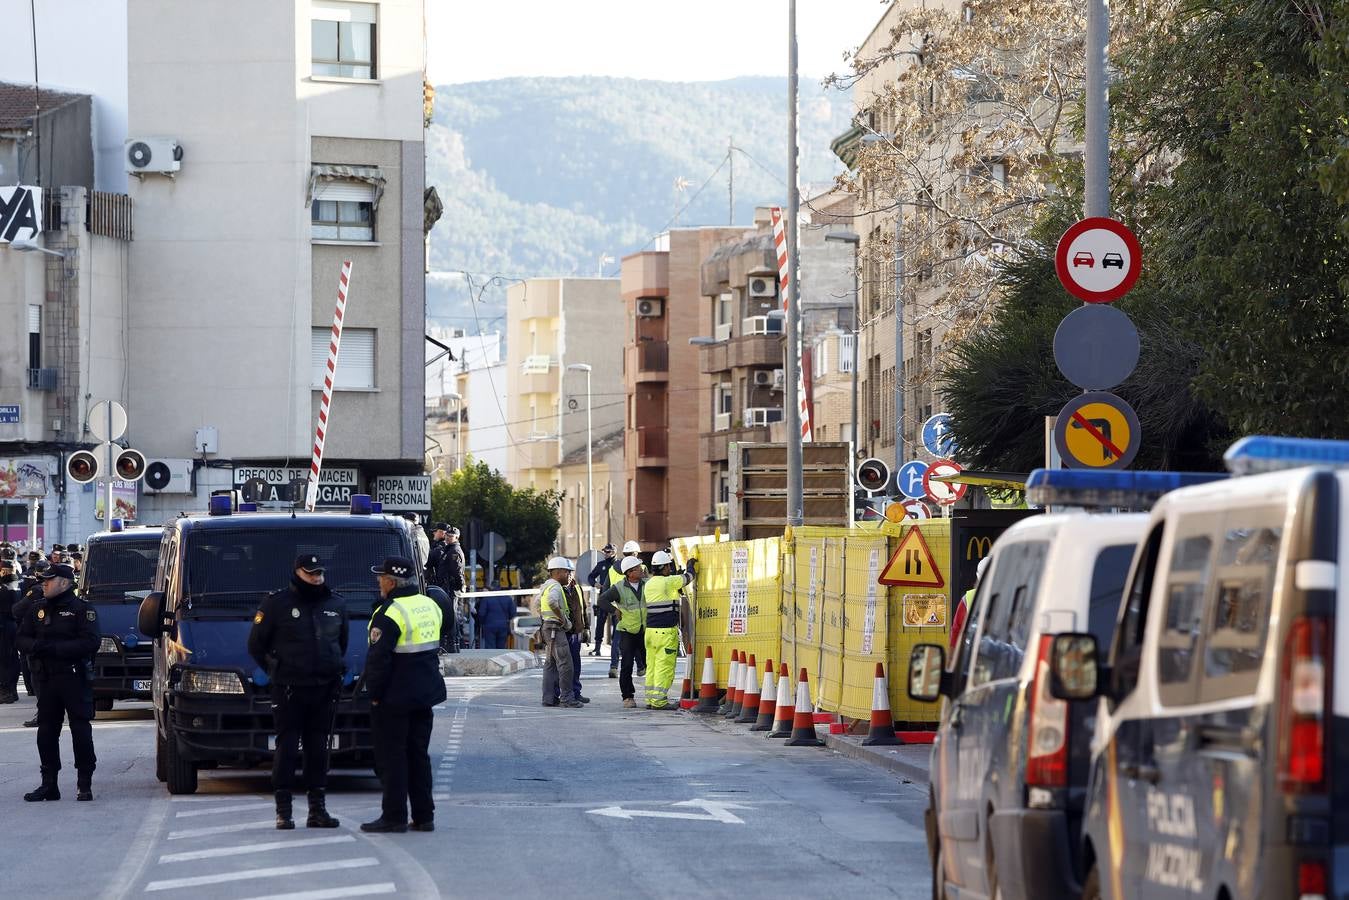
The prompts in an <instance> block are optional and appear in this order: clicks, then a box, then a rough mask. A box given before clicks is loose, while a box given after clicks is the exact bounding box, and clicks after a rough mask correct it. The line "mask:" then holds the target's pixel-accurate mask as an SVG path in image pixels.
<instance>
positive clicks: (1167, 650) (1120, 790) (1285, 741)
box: [1052, 437, 1349, 900]
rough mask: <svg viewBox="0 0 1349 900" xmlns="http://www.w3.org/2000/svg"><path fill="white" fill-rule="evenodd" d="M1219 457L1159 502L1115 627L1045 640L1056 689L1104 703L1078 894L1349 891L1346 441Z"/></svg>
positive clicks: (1310, 899) (1308, 899)
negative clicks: (1215, 477) (1218, 463)
mask: <svg viewBox="0 0 1349 900" xmlns="http://www.w3.org/2000/svg"><path fill="white" fill-rule="evenodd" d="M1226 459H1227V464H1228V468H1229V470H1230V471H1231V472H1232V473H1233V474H1234V475H1240V476H1244V477H1238V478H1233V479H1231V480H1230V481H1226V482H1224V483H1221V484H1213V485H1206V486H1196V487H1189V488H1184V489H1182V490H1178V491H1176V492H1174V493H1171V494H1169V495H1167V496H1166V497H1164V498H1162V499H1161V500H1160V501H1159V502H1158V504H1157V505H1156V507H1155V508H1154V509H1153V511H1152V513H1151V516H1150V518H1149V520H1148V525H1147V532H1146V535H1145V537H1144V538H1143V540H1142V541H1141V543H1140V546H1139V550H1138V553H1137V554H1136V555H1135V558H1134V560H1133V562H1132V566H1131V570H1130V574H1129V580H1128V585H1127V588H1126V590H1125V592H1124V594H1123V596H1122V598H1121V601H1120V606H1119V612H1118V615H1117V618H1116V623H1115V628H1114V634H1113V637H1112V638H1111V639H1110V640H1108V641H1102V640H1101V639H1100V637H1099V635H1095V634H1090V633H1084V632H1081V631H1080V630H1076V633H1064V634H1060V635H1058V636H1056V637H1055V639H1054V650H1053V670H1052V671H1053V679H1052V680H1053V688H1052V689H1053V692H1054V693H1055V695H1056V696H1059V697H1062V698H1065V699H1076V700H1083V699H1092V698H1095V705H1096V707H1097V718H1096V730H1095V734H1094V736H1093V741H1092V772H1091V779H1090V783H1089V787H1088V799H1087V825H1086V828H1085V830H1084V836H1083V845H1082V852H1083V854H1084V860H1085V861H1086V865H1087V872H1088V875H1087V878H1086V884H1085V887H1084V893H1083V896H1084V897H1085V898H1089V900H1096V898H1100V897H1106V898H1110V900H1131V898H1135V897H1149V898H1181V897H1184V898H1189V900H1207V898H1224V900H1257V898H1259V900H1283V898H1289V900H1324V898H1328V897H1344V896H1346V895H1347V894H1349V778H1345V777H1342V773H1341V776H1337V775H1336V773H1335V768H1336V764H1337V762H1339V761H1340V760H1341V759H1342V758H1343V757H1342V756H1341V757H1339V758H1337V757H1336V756H1335V750H1334V748H1335V747H1336V746H1340V747H1344V746H1346V744H1345V743H1342V742H1341V741H1349V725H1347V724H1346V723H1349V674H1346V673H1349V668H1347V667H1344V666H1341V667H1338V668H1337V667H1336V666H1335V665H1334V662H1335V660H1336V657H1337V656H1338V657H1339V658H1341V659H1343V658H1345V654H1346V653H1349V615H1338V614H1337V609H1336V606H1337V601H1338V598H1339V596H1340V595H1341V593H1343V592H1344V591H1346V589H1349V585H1347V584H1346V582H1345V575H1346V570H1345V569H1344V568H1342V567H1341V566H1340V562H1341V561H1342V560H1349V546H1346V541H1347V540H1349V528H1344V527H1343V525H1344V524H1345V515H1346V509H1349V507H1346V500H1349V491H1347V490H1346V487H1349V471H1347V470H1346V469H1345V468H1344V467H1346V466H1349V443H1343V442H1325V441H1310V440H1303V439H1287V438H1268V437H1251V438H1245V439H1243V440H1242V441H1239V442H1238V443H1236V444H1234V445H1233V446H1232V448H1231V449H1230V450H1229V451H1228V453H1227V456H1226ZM1337 735H1339V737H1337Z"/></svg>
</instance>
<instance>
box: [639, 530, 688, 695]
mask: <svg viewBox="0 0 1349 900" xmlns="http://www.w3.org/2000/svg"><path fill="white" fill-rule="evenodd" d="M651 572H652V575H651V577H650V578H648V579H647V580H646V584H645V586H644V587H643V589H642V594H643V597H644V599H645V600H646V708H647V709H666V708H667V707H668V706H669V705H670V698H669V692H670V685H671V684H672V683H673V682H674V676H675V663H677V662H678V661H679V607H680V592H681V591H682V590H683V589H684V585H686V584H688V583H689V582H690V581H692V580H693V577H694V573H695V563H694V561H693V560H689V568H688V571H686V572H682V573H679V574H675V571H674V557H672V556H671V555H670V554H669V553H667V552H666V551H664V550H657V551H656V552H655V554H653V555H652V557H651Z"/></svg>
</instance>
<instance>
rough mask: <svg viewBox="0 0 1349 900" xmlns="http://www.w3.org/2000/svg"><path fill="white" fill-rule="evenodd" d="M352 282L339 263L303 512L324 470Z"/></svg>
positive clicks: (346, 266)
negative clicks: (339, 271) (331, 410)
mask: <svg viewBox="0 0 1349 900" xmlns="http://www.w3.org/2000/svg"><path fill="white" fill-rule="evenodd" d="M350 283H351V260H349V259H344V260H343V261H342V272H341V274H339V275H338V276H337V307H336V308H335V309H334V310H333V336H332V340H331V341H329V343H328V369H327V371H325V372H324V373H323V399H322V400H320V401H319V421H318V426H317V427H316V428H315V429H314V458H313V459H312V460H311V461H310V463H309V484H308V486H307V487H306V489H305V494H304V508H305V512H313V511H314V504H315V503H317V502H318V496H319V472H320V471H322V469H323V442H324V440H325V439H326V438H327V436H328V411H329V409H331V408H332V404H333V382H334V381H335V380H336V379H337V353H338V350H340V349H341V347H342V320H343V319H344V318H346V315H347V287H348V285H350Z"/></svg>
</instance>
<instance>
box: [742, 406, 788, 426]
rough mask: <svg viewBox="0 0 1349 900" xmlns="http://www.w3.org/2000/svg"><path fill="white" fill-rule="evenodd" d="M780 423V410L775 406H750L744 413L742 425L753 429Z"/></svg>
mask: <svg viewBox="0 0 1349 900" xmlns="http://www.w3.org/2000/svg"><path fill="white" fill-rule="evenodd" d="M781 421H782V409H781V408H779V407H775V406H751V407H750V408H749V409H746V410H745V412H744V425H745V427H746V428H753V427H755V426H756V425H769V424H771V423H773V422H781Z"/></svg>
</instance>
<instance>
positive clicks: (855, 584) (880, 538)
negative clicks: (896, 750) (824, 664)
mask: <svg viewBox="0 0 1349 900" xmlns="http://www.w3.org/2000/svg"><path fill="white" fill-rule="evenodd" d="M843 540H844V550H843V558H842V564H843V626H844V627H843V690H842V694H841V695H840V698H839V702H838V706H837V709H833V710H831V712H838V713H840V714H841V715H844V716H848V717H849V718H853V719H865V718H868V717H869V716H870V714H871V699H872V689H873V688H874V686H875V677H876V663H878V662H882V663H884V662H887V649H888V647H889V625H888V621H889V608H888V601H887V597H886V589H885V587H884V586H883V585H881V584H878V583H877V581H876V579H877V578H878V577H879V576H880V572H881V567H882V566H884V565H885V563H886V561H887V560H888V559H889V558H890V550H889V539H888V537H887V536H886V534H885V533H884V532H879V531H876V530H875V529H874V528H867V529H865V530H863V529H861V528H857V529H853V530H852V531H851V532H849V533H848V535H847V537H845V538H844V539H843ZM887 668H888V665H887Z"/></svg>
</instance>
